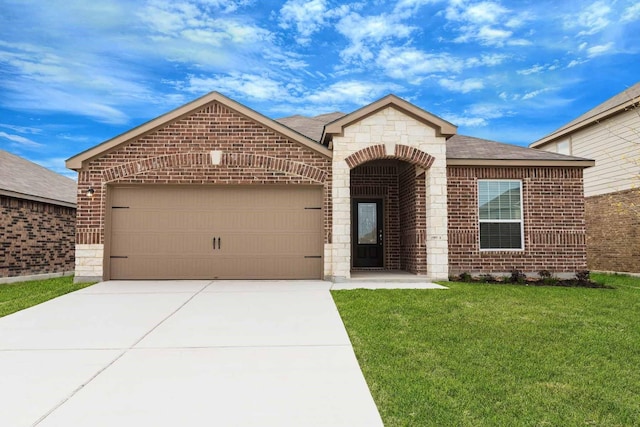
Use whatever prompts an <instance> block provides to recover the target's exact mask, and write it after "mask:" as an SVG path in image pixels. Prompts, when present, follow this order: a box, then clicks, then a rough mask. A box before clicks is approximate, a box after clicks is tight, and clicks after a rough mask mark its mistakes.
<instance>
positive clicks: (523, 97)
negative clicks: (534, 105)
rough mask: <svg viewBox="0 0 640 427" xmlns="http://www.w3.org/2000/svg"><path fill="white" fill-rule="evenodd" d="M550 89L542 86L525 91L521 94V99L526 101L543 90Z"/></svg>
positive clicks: (547, 90)
mask: <svg viewBox="0 0 640 427" xmlns="http://www.w3.org/2000/svg"><path fill="white" fill-rule="evenodd" d="M550 90H551V89H550V88H544V89H538V90H534V91H531V92H528V93H525V94H524V95H522V100H523V101H526V100H527V99H531V98H535V97H536V96H538V95H540V94H542V93H545V92H549V91H550Z"/></svg>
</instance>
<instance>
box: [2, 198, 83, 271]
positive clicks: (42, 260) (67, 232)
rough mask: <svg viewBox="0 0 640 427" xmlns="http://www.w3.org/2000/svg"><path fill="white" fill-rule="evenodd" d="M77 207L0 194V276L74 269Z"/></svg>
mask: <svg viewBox="0 0 640 427" xmlns="http://www.w3.org/2000/svg"><path fill="white" fill-rule="evenodd" d="M75 218H76V210H75V209H74V208H70V207H64V206H57V205H52V204H48V203H43V202H37V201H32V200H24V199H17V198H13V197H8V196H0V235H2V242H0V278H7V277H18V276H31V275H38V274H52V273H67V272H70V271H73V269H74V249H73V248H74V235H75V222H76V221H75Z"/></svg>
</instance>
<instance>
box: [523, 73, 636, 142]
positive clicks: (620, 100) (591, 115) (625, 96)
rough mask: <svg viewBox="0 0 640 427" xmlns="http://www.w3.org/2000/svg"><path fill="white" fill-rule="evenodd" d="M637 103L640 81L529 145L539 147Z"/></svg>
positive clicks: (632, 106) (633, 106)
mask: <svg viewBox="0 0 640 427" xmlns="http://www.w3.org/2000/svg"><path fill="white" fill-rule="evenodd" d="M638 103H640V82H638V83H636V84H635V85H633V86H631V87H630V88H628V89H625V90H623V91H622V92H620V93H619V94H617V95H615V96H612V97H611V98H609V99H607V100H606V101H604V102H603V103H602V104H599V105H597V106H596V107H594V108H592V109H591V110H589V111H587V112H586V113H584V114H582V115H581V116H579V117H578V118H576V119H574V120H572V121H570V122H569V123H567V124H566V125H564V126H562V127H560V128H559V129H556V130H555V131H553V132H551V133H550V134H549V135H547V136H545V137H543V138H540V139H539V140H537V141H535V142H533V143H531V144H530V145H529V147H532V148H533V147H540V146H542V145H545V144H548V143H549V142H552V141H554V140H556V139H559V138H562V137H563V136H566V135H568V134H570V133H573V132H576V131H578V130H580V129H582V128H584V127H586V126H589V125H591V124H593V123H596V122H598V121H600V120H604V119H606V118H608V117H611V116H614V115H616V114H619V113H621V112H624V111H626V110H628V109H630V108H637V106H638Z"/></svg>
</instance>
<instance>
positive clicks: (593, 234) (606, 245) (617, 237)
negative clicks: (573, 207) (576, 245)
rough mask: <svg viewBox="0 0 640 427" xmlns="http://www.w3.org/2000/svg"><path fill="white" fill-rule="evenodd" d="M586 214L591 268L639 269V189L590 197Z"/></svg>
mask: <svg viewBox="0 0 640 427" xmlns="http://www.w3.org/2000/svg"><path fill="white" fill-rule="evenodd" d="M634 204H635V208H633V207H632V206H634ZM585 218H586V222H587V265H588V267H589V269H591V270H604V271H625V272H632V273H640V190H637V189H634V190H627V191H619V192H615V193H610V194H603V195H600V196H593V197H587V198H586V199H585Z"/></svg>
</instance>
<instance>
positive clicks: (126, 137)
mask: <svg viewBox="0 0 640 427" xmlns="http://www.w3.org/2000/svg"><path fill="white" fill-rule="evenodd" d="M212 102H219V103H220V104H223V105H225V106H226V107H229V108H230V109H232V110H234V111H236V112H237V113H239V114H241V115H243V116H245V117H248V118H249V119H252V120H254V121H257V122H259V123H260V124H262V125H264V126H265V127H267V128H269V129H271V130H273V131H275V132H277V133H279V134H281V135H283V136H285V137H287V138H289V139H291V140H293V141H295V142H298V143H300V144H302V145H305V146H307V147H309V148H311V149H312V150H315V151H317V152H318V153H320V154H322V155H324V156H326V157H328V158H331V156H332V152H331V151H330V150H328V149H327V148H326V147H324V146H322V145H320V144H318V143H317V142H315V141H313V140H311V139H309V138H307V137H306V136H304V135H302V134H300V133H298V132H295V131H294V130H292V129H290V128H288V127H286V126H284V125H282V124H280V123H278V122H276V121H275V120H272V119H270V118H268V117H266V116H264V115H262V114H260V113H258V112H257V111H255V110H252V109H251V108H249V107H247V106H244V105H242V104H240V103H239V102H236V101H234V100H232V99H230V98H227V97H226V96H224V95H222V94H221V93H219V92H211V93H209V94H207V95H204V96H202V97H200V98H198V99H196V100H194V101H191V102H189V103H187V104H185V105H183V106H181V107H178V108H176V109H174V110H172V111H169V112H168V113H165V114H163V115H161V116H159V117H156V118H155V119H153V120H150V121H148V122H146V123H143V124H142V125H140V126H138V127H135V128H133V129H131V130H129V131H127V132H125V133H123V134H120V135H118V136H116V137H115V138H112V139H109V140H107V141H105V142H103V143H101V144H99V145H96V146H94V147H92V148H89V149H88V150H85V151H83V152H81V153H79V154H76V155H75V156H73V157H70V158H69V159H67V161H66V163H65V164H66V167H67V168H68V169H72V170H75V171H78V170H80V169H82V167H83V166H84V165H85V164H86V162H88V161H90V160H92V159H94V158H96V157H98V156H100V155H102V154H104V153H106V152H108V151H110V150H113V149H115V148H116V147H118V146H120V145H121V144H124V143H126V142H129V141H131V140H133V139H135V138H139V137H141V136H143V135H145V134H147V133H149V132H152V131H154V130H156V129H158V128H160V127H162V126H166V125H167V124H169V123H171V122H173V121H175V120H178V119H180V118H182V117H184V116H187V115H188V114H190V113H192V112H193V111H195V110H197V109H199V108H202V107H204V106H205V105H207V104H210V103H212Z"/></svg>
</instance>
